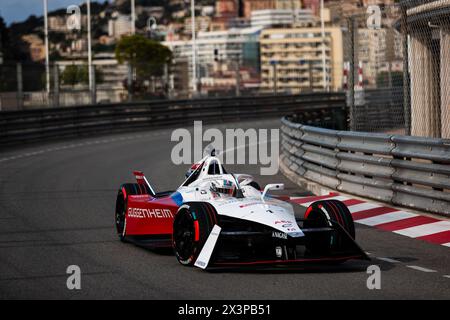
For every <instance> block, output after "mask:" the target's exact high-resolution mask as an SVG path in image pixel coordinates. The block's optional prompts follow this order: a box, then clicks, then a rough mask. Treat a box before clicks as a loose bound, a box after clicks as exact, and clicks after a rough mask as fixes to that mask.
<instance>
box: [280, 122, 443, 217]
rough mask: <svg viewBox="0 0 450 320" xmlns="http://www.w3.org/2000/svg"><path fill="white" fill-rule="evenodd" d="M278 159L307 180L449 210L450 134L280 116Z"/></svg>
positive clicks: (398, 202)
mask: <svg viewBox="0 0 450 320" xmlns="http://www.w3.org/2000/svg"><path fill="white" fill-rule="evenodd" d="M281 132H282V134H281V137H282V138H281V144H282V146H281V149H282V154H281V161H283V163H284V165H285V166H287V167H288V168H289V169H290V170H291V171H293V172H294V173H295V174H297V175H298V176H301V177H303V178H305V179H307V180H311V181H313V182H317V183H319V184H321V185H323V186H326V187H329V188H331V189H335V190H338V191H342V192H347V193H351V194H355V195H358V196H362V197H365V198H371V199H375V200H379V201H383V202H388V203H391V204H394V205H401V206H405V207H410V208H415V209H421V210H426V211H429V212H434V213H438V214H443V215H450V140H443V139H428V138H418V137H406V136H398V135H388V134H374V133H361V132H347V131H336V130H329V129H321V128H315V127H310V126H305V125H301V124H298V123H294V122H291V121H290V120H288V119H287V118H283V120H282V127H281Z"/></svg>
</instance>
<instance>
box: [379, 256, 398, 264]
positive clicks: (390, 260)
mask: <svg viewBox="0 0 450 320" xmlns="http://www.w3.org/2000/svg"><path fill="white" fill-rule="evenodd" d="M377 259H378V260H381V261H385V262H389V263H401V261H398V260H395V259H391V258H380V257H378V258H377Z"/></svg>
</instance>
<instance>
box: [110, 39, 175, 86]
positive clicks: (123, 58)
mask: <svg viewBox="0 0 450 320" xmlns="http://www.w3.org/2000/svg"><path fill="white" fill-rule="evenodd" d="M115 53H116V59H117V60H118V61H119V63H124V62H127V63H129V64H130V65H131V67H132V68H133V69H134V70H136V74H137V78H138V81H143V80H146V79H149V78H151V77H152V76H155V77H160V76H161V75H162V74H163V73H164V66H165V65H167V64H170V62H171V60H172V52H171V51H170V49H169V48H167V47H165V46H163V45H162V44H161V43H159V42H157V41H153V40H149V39H147V38H145V37H144V36H142V35H132V36H126V37H122V38H121V39H120V40H119V42H118V43H117V45H116V49H115Z"/></svg>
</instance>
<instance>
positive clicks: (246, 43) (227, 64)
mask: <svg viewBox="0 0 450 320" xmlns="http://www.w3.org/2000/svg"><path fill="white" fill-rule="evenodd" d="M261 30H262V28H259V27H255V28H243V29H229V30H225V31H215V32H199V34H198V37H197V64H198V65H197V71H198V72H197V75H198V78H199V82H200V83H202V82H203V83H209V84H211V83H212V82H214V81H213V80H212V79H213V78H215V77H217V78H218V79H219V78H220V77H221V76H220V74H223V73H227V72H235V71H234V70H235V69H236V68H237V66H239V68H245V69H247V70H254V73H255V74H258V73H259V69H260V61H259V58H260V52H259V39H260V33H261ZM163 44H164V45H165V46H167V47H168V48H169V49H170V50H172V53H173V56H174V60H175V63H178V62H187V63H188V64H189V68H188V69H189V79H190V81H191V79H192V77H191V75H192V70H193V68H192V42H191V41H166V42H164V43H163ZM233 81H234V80H233ZM191 87H192V84H191Z"/></svg>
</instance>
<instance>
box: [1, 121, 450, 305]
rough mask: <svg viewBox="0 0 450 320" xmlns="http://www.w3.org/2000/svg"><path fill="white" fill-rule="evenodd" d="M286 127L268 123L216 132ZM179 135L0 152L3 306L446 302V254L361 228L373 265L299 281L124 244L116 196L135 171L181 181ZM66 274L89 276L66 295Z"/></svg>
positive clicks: (248, 168) (164, 185) (305, 274)
mask: <svg viewBox="0 0 450 320" xmlns="http://www.w3.org/2000/svg"><path fill="white" fill-rule="evenodd" d="M278 126H279V122H278V121H277V120H270V121H258V122H242V123H234V124H227V125H220V126H217V127H218V128H221V129H224V128H226V127H228V128H244V129H245V128H250V127H254V128H277V127H278ZM171 132H172V129H164V130H155V131H146V132H137V133H128V134H121V135H111V136H102V137H93V138H85V139H77V140H71V141H60V142H54V143H47V144H41V145H34V146H28V147H21V148H16V149H14V150H6V151H5V150H3V151H0V299H23V298H24V299H28V298H39V299H91V298H93V299H111V298H112V299H119V298H120V299H283V300H284V299H336V298H340V299H407V298H408V299H448V298H450V277H449V276H450V254H449V253H450V249H449V248H446V247H442V246H437V245H432V244H428V243H425V242H421V241H418V240H414V239H409V238H406V237H403V236H400V235H395V234H393V233H389V232H384V231H380V230H376V229H374V228H368V227H362V226H357V240H358V242H359V243H360V245H361V246H362V247H363V248H364V249H365V250H366V251H367V252H369V253H370V256H371V257H372V258H373V260H372V261H371V262H360V261H349V262H347V263H345V264H344V265H341V266H338V267H326V268H319V269H307V270H295V271H271V272H269V271H265V272H258V271H246V272H244V271H239V270H238V271H236V270H235V271H222V272H212V273H211V272H204V271H201V270H199V269H191V268H186V267H183V266H181V265H179V264H178V262H177V261H176V259H175V257H174V256H173V255H171V254H170V253H158V252H152V251H149V250H146V249H143V248H139V247H136V246H134V245H132V244H124V243H121V242H119V241H118V239H117V236H116V233H115V229H114V206H115V197H116V192H117V188H118V186H119V185H120V184H121V183H122V182H128V181H131V182H133V180H134V178H133V176H132V174H131V173H132V170H134V169H141V170H143V171H144V172H145V173H146V175H147V177H148V178H149V179H150V181H151V182H152V184H153V185H155V186H156V187H157V189H158V190H159V191H163V190H164V189H173V188H176V187H177V186H178V185H179V184H180V183H181V182H182V179H183V177H184V174H185V172H186V170H187V167H188V166H186V165H181V166H175V165H173V164H172V162H171V160H170V155H171V150H172V148H173V146H174V145H175V143H173V142H170V135H171ZM231 169H232V170H234V171H236V172H243V173H250V174H254V175H256V176H257V180H258V181H259V182H260V183H261V184H263V185H264V184H266V183H269V182H284V183H285V184H286V186H287V188H286V190H285V192H286V193H288V194H290V195H297V196H298V195H302V194H304V192H303V191H302V190H299V188H298V187H296V186H295V185H293V184H292V183H290V182H289V181H287V180H286V179H285V178H284V177H283V176H282V175H281V174H278V175H276V176H272V177H259V176H258V174H259V167H258V166H255V165H240V166H232V167H231ZM379 258H383V260H381V259H379ZM384 258H388V259H384ZM389 259H393V260H395V261H396V262H393V261H391V260H389ZM389 261H390V262H389ZM69 265H77V266H79V267H80V268H81V274H82V276H81V290H73V291H71V290H68V289H67V286H66V281H67V277H68V275H67V274H66V269H67V267H68V266H69ZM370 265H378V266H379V267H380V268H381V270H382V271H381V290H369V289H368V288H367V284H366V282H367V278H368V277H369V275H368V274H367V272H366V270H367V267H368V266H370ZM412 267H419V268H412ZM427 271H433V272H427Z"/></svg>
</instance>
